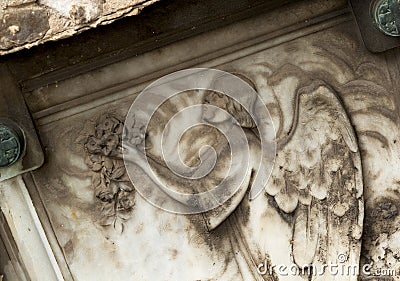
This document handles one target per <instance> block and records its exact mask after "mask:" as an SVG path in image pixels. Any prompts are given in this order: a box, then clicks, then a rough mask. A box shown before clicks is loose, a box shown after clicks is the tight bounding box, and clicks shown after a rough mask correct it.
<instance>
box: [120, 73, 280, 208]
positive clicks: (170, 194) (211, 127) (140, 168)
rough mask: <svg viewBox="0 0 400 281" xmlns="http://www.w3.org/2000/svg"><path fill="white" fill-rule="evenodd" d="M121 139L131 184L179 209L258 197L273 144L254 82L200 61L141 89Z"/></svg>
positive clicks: (268, 119) (269, 165)
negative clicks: (197, 65) (239, 196)
mask: <svg viewBox="0 0 400 281" xmlns="http://www.w3.org/2000/svg"><path fill="white" fill-rule="evenodd" d="M215 132H218V135H215V134H214V133H215ZM122 146H123V156H124V162H125V166H126V168H127V172H128V175H129V177H130V180H131V181H132V183H133V185H134V186H135V188H136V190H137V191H138V192H139V193H140V194H141V195H142V196H143V197H144V198H145V199H146V200H148V201H149V202H150V203H152V204H153V205H155V206H157V207H159V208H161V209H163V210H166V211H169V212H173V213H180V214H195V213H202V212H206V211H209V210H212V209H214V208H217V207H219V206H221V205H223V204H229V203H230V199H231V198H233V197H234V196H235V195H236V194H237V193H238V192H241V194H243V191H244V192H245V193H246V194H248V195H249V199H250V200H251V199H254V198H256V196H258V195H259V194H260V193H261V191H262V190H263V189H264V187H265V186H266V184H267V181H268V178H269V176H270V174H271V171H272V168H273V163H274V160H275V151H276V143H275V130H274V126H273V123H272V119H271V116H270V114H269V112H268V110H267V108H266V106H265V104H264V102H263V101H262V99H261V98H260V96H259V95H258V93H257V92H256V91H255V89H254V88H253V87H252V86H250V85H249V83H247V82H245V81H244V80H242V79H241V78H239V77H238V76H237V75H233V74H230V73H227V72H224V71H221V70H215V69H205V68H196V69H187V70H182V71H178V72H175V73H172V74H169V75H166V76H164V77H162V78H160V79H158V80H156V81H155V82H153V83H152V84H150V85H149V86H148V87H147V88H146V89H144V90H143V91H142V92H141V93H140V94H139V95H138V96H137V98H136V99H135V101H134V102H133V104H132V105H131V107H130V110H129V112H128V114H127V117H126V120H125V124H124V131H123V138H122ZM188 159H197V162H196V161H194V162H190V161H189V160H188Z"/></svg>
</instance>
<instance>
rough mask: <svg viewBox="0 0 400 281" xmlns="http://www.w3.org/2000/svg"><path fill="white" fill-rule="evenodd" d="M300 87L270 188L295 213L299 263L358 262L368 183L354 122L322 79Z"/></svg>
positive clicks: (295, 256)
mask: <svg viewBox="0 0 400 281" xmlns="http://www.w3.org/2000/svg"><path fill="white" fill-rule="evenodd" d="M299 93H300V94H298V95H297V98H298V100H297V103H298V104H297V105H296V108H297V114H298V116H297V118H295V119H296V120H297V124H296V126H294V128H292V130H295V131H294V132H291V134H290V135H291V138H290V140H289V141H287V140H285V144H284V145H283V146H282V147H281V150H280V151H278V155H277V158H276V163H275V167H274V171H273V174H272V180H271V181H270V183H269V185H268V187H267V188H266V192H267V193H268V194H269V195H271V196H274V198H275V201H276V203H277V205H278V207H279V208H280V209H281V210H282V211H284V212H286V213H289V214H293V216H294V220H293V237H292V239H293V240H292V254H293V259H294V262H296V263H297V264H298V265H299V266H305V265H306V264H309V265H311V264H314V265H321V264H327V263H334V264H337V263H338V257H339V256H341V257H346V260H345V261H342V263H343V264H345V263H349V264H350V263H351V262H352V263H354V262H358V261H359V252H360V246H361V242H360V240H359V239H360V232H361V229H362V220H363V198H362V189H363V186H362V175H361V160H360V155H359V150H358V145H357V139H356V136H355V133H354V131H353V127H352V125H351V122H350V120H349V118H348V117H347V115H346V112H345V110H344V108H343V105H342V103H341V101H340V99H339V98H338V96H337V95H336V93H335V92H334V91H333V90H332V89H330V88H329V87H327V86H326V85H325V84H324V83H323V82H317V83H313V84H312V85H310V86H308V87H305V88H302V89H300V90H299ZM278 147H280V146H279V145H278ZM294 161H295V163H293V162H294ZM350 265H351V264H350ZM313 278H314V279H315V278H317V277H313ZM352 278H354V280H356V278H355V277H354V276H353V277H349V276H346V278H345V279H343V280H352ZM334 280H340V278H338V279H334Z"/></svg>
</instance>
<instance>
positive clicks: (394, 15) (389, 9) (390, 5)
mask: <svg viewBox="0 0 400 281" xmlns="http://www.w3.org/2000/svg"><path fill="white" fill-rule="evenodd" d="M373 14H374V20H375V24H376V26H377V27H378V28H379V30H380V31H382V32H383V33H385V34H386V35H390V36H400V1H399V0H377V1H376V2H375V4H374V6H373Z"/></svg>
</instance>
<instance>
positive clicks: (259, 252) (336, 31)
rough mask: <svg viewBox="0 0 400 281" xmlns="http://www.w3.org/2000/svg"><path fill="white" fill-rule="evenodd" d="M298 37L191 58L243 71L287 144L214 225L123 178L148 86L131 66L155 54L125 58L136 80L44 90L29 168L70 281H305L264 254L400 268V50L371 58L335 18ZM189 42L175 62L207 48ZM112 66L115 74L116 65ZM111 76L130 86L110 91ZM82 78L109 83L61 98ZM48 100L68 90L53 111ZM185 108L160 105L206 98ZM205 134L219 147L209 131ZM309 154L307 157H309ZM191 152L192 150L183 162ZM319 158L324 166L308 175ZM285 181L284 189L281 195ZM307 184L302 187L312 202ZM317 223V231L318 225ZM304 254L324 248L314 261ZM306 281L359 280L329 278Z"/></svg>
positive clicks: (97, 76) (289, 34) (290, 33)
mask: <svg viewBox="0 0 400 281" xmlns="http://www.w3.org/2000/svg"><path fill="white" fill-rule="evenodd" d="M257 20H260V21H261V22H262V20H261V19H257ZM264 21H265V22H268V18H265V19H264ZM238 30H240V29H238ZM294 30H295V28H291V29H287V30H286V33H285V34H280V36H278V37H276V38H271V37H268V38H264V39H263V40H260V41H257V42H255V44H254V45H251V44H249V45H247V46H246V48H244V49H242V50H240V51H239V50H235V51H229V50H228V51H226V52H225V53H223V54H220V56H215V57H214V58H213V59H212V60H209V61H207V57H206V58H203V59H202V58H199V59H198V60H197V61H193V62H192V64H191V65H190V62H189V63H187V64H186V66H197V65H203V66H209V67H215V68H218V69H222V70H225V71H228V72H232V73H239V74H240V75H242V76H245V77H247V79H248V81H251V82H252V84H254V87H255V89H256V90H257V92H258V93H259V94H260V95H261V96H262V98H263V100H264V102H265V104H266V106H267V107H268V109H269V110H270V113H271V115H272V117H273V121H274V126H275V128H276V130H277V137H278V140H284V139H285V136H288V135H289V136H290V139H288V140H286V141H283V142H282V145H281V146H278V151H277V155H278V156H277V163H278V164H279V165H277V166H275V170H274V172H273V174H272V177H271V180H270V182H269V184H268V186H267V189H266V192H265V193H263V194H262V195H261V196H259V197H257V199H255V200H254V201H251V202H249V201H248V200H247V198H245V199H244V200H243V201H242V203H241V204H240V205H239V206H228V207H227V208H228V209H229V210H230V211H231V213H232V215H231V216H229V218H227V219H226V220H222V221H221V220H218V219H217V220H216V221H217V223H216V224H210V223H207V220H205V218H207V217H209V218H218V215H219V214H218V213H213V212H211V213H208V214H206V215H204V214H197V215H177V214H172V213H168V212H165V211H163V210H161V209H158V208H157V207H154V206H153V205H151V204H149V203H148V202H147V201H146V200H145V199H143V197H142V196H140V195H139V194H137V192H135V190H134V189H133V188H132V186H131V185H130V184H129V182H128V181H127V180H126V174H125V171H124V169H123V162H122V160H121V158H118V157H117V155H118V149H119V145H120V139H119V138H120V137H119V136H120V134H121V126H122V122H123V121H124V117H125V116H126V114H127V112H128V109H129V106H130V104H131V103H132V102H133V100H134V99H135V97H136V95H137V94H138V93H139V92H140V90H141V89H142V88H143V87H144V86H145V85H147V83H148V82H146V80H140V79H138V80H137V81H135V80H134V79H135V78H138V76H135V75H136V74H137V72H138V71H135V67H145V68H147V69H151V65H152V64H153V63H155V64H157V63H158V62H157V60H155V57H152V56H147V57H146V56H143V58H137V59H136V61H135V60H131V61H129V62H125V63H126V64H129V67H130V68H125V69H131V70H132V71H131V72H128V71H127V72H121V73H119V72H118V67H117V66H110V67H109V68H105V69H103V70H102V71H99V72H94V73H89V74H87V75H85V76H82V77H78V78H76V79H74V80H70V81H65V82H63V83H59V84H58V85H57V87H56V86H54V87H53V86H50V87H49V88H43V89H38V90H37V91H35V92H34V93H32V95H31V96H30V97H28V98H27V100H28V106H30V107H31V109H32V110H33V111H34V117H35V118H36V120H37V123H38V126H39V131H40V136H41V139H42V141H43V144H44V146H45V148H46V154H47V161H46V164H45V165H44V166H43V167H42V168H41V169H39V170H37V171H35V172H34V173H33V178H34V182H35V188H36V189H37V191H38V193H39V195H40V198H41V200H42V201H43V205H44V208H45V210H46V212H47V215H48V217H49V221H50V226H47V231H51V232H54V234H55V236H56V238H57V244H58V245H56V244H55V243H54V244H53V245H52V246H53V247H60V248H61V249H62V257H58V260H59V261H61V262H62V261H63V259H64V261H65V262H66V263H67V265H68V268H69V270H70V272H71V273H72V276H73V278H74V280H154V279H158V280H263V279H264V280H303V279H305V280H307V278H308V277H306V276H284V275H282V274H278V272H277V271H274V272H273V273H272V274H271V275H270V274H264V275H261V274H259V273H258V272H257V266H258V265H259V264H260V263H263V262H264V261H265V260H267V262H268V263H269V264H274V265H277V264H286V265H290V264H292V263H296V262H297V263H299V264H300V263H301V264H302V263H303V262H305V263H308V262H312V263H313V264H314V263H315V264H318V263H319V264H323V263H325V262H330V261H331V262H335V261H334V259H335V258H336V259H337V258H338V257H337V256H340V255H341V254H343V255H344V256H342V257H344V258H345V260H343V261H342V263H345V264H349V265H351V264H354V263H357V264H358V263H359V262H360V263H361V265H364V264H369V263H371V264H372V268H371V269H370V272H371V273H373V272H374V271H375V270H378V269H381V268H385V269H394V270H397V271H398V270H399V265H400V262H399V259H400V246H399V241H400V240H399V239H398V237H399V233H400V232H399V213H398V208H399V207H400V206H399V204H400V203H399V194H398V184H399V180H400V179H399V177H398V172H397V171H398V169H399V164H398V163H399V152H400V147H399V145H400V144H399V127H398V126H399V122H398V118H399V114H398V113H399V111H398V106H399V102H400V100H399V95H398V90H397V89H398V87H399V84H398V82H397V81H398V78H399V73H398V65H397V61H398V55H397V51H395V52H390V53H387V54H381V55H373V54H371V53H368V52H367V51H366V50H365V48H364V47H363V46H362V45H361V44H360V41H359V40H358V39H357V35H356V28H355V26H354V23H353V22H352V21H351V18H350V17H349V15H348V14H341V13H334V14H331V16H329V17H325V18H319V19H318V20H315V24H314V25H310V26H302V27H301V28H299V29H298V30H296V31H294ZM241 31H242V32H246V30H241ZM222 34H223V33H220V34H219V35H218V36H222ZM214 35H215V34H214ZM210 36H212V35H211V34H210ZM203 38H204V37H203ZM196 40H199V38H194V39H191V41H186V42H184V44H186V46H184V47H185V49H186V52H188V53H185V52H180V53H179V55H180V57H185V56H187V57H189V56H190V44H193V45H194V46H195V45H196V44H204V41H196ZM182 46H183V43H182V44H181V45H178V44H177V45H174V46H173V48H172V47H171V48H170V49H168V48H166V49H162V50H158V51H157V52H158V53H159V57H160V58H164V59H165V61H168V55H169V54H170V53H169V52H173V51H174V48H175V53H177V52H178V51H181V50H182V48H183V47H182ZM165 56H167V57H165ZM171 59H172V62H173V60H174V58H171ZM141 60H143V61H141ZM160 61H162V60H160ZM138 62H142V63H141V64H138ZM163 62H164V61H163ZM171 64H173V63H171ZM119 66H120V67H121V68H120V69H121V70H120V71H122V69H124V68H123V67H124V66H123V64H122V63H121V64H119ZM186 66H185V67H186ZM178 68H179V66H178ZM171 70H173V69H169V71H171ZM102 75H106V76H105V77H108V81H110V82H104V81H103V80H102V79H103V78H102ZM160 75H161V73H160ZM113 77H115V79H117V80H118V79H120V80H123V81H125V82H121V84H119V85H117V86H115V87H114V88H112V87H111V85H115V83H112V81H113ZM121 77H124V78H121ZM154 78H156V77H153V78H151V79H154ZM120 80H119V81H120ZM85 81H87V82H90V83H92V84H96V83H99V85H104V83H106V84H107V83H108V87H107V88H108V89H107V88H105V89H102V90H100V91H98V92H94V93H93V92H92V93H90V89H88V88H86V90H87V91H88V94H91V95H86V94H83V93H82V92H81V94H80V95H78V97H77V98H76V97H74V98H71V99H68V100H67V101H65V100H62V99H65V98H66V96H68V95H69V96H73V94H74V93H77V92H79V91H82V88H81V87H82V85H85V84H84V82H85ZM139 82H143V84H142V85H140V84H139ZM82 83H83V84H82ZM74 84H75V86H71V85H74ZM74 87H76V89H75V88H74ZM40 93H42V94H43V95H42V96H41V95H40ZM56 93H57V94H59V93H65V95H64V96H62V97H60V100H61V101H60V102H59V103H57V101H54V99H58V96H54V95H55V94H56ZM203 94H204V93H203ZM37 97H39V98H37ZM40 97H42V98H43V99H40ZM50 99H53V100H51V102H50V104H49V101H50ZM183 100H184V101H185V102H184V101H179V100H177V101H175V102H171V104H170V105H166V106H167V107H168V106H170V107H171V108H174V107H175V108H174V110H175V111H176V110H177V109H178V108H179V106H183V105H186V104H189V103H191V102H192V103H193V102H199V103H201V102H203V101H204V96H203V95H202V93H199V95H194V97H191V98H187V97H186V98H183ZM213 102H214V103H215V102H216V103H217V105H221V104H220V103H218V101H215V100H213ZM222 107H223V103H222ZM174 110H172V111H171V112H169V114H172V112H173V111H174ZM165 112H168V110H165ZM163 116H164V118H165V117H166V116H168V114H164V115H163ZM347 116H348V118H347ZM161 120H163V119H161ZM161 124H163V122H159V123H158V124H156V125H161ZM306 124H310V126H306ZM310 128H312V129H311V130H310ZM353 130H354V131H353ZM314 134H315V135H314ZM198 135H201V134H199V132H197V133H196V132H194V133H193V134H192V135H189V136H188V138H189V139H190V138H194V137H196V136H198ZM206 135H207V137H208V138H209V139H210V141H211V142H215V139H216V137H213V134H212V132H208V134H206ZM203 136H204V134H203ZM153 137H154V136H153ZM205 139H207V138H205ZM192 142H193V141H192ZM254 142H256V137H254ZM278 143H279V142H278ZM305 148H307V151H308V152H310V151H311V152H312V153H311V154H310V155H307V153H308V152H307V153H305V152H304V150H303V149H305ZM194 151H197V149H193V151H191V149H188V151H187V155H188V157H189V156H190V155H193V153H194ZM194 154H195V153H194ZM153 158H154V159H156V158H157V153H156V152H154V155H153ZM316 163H319V164H318V165H319V166H318V167H319V168H318V172H317V173H316V174H315V175H312V172H311V170H312V171H315V170H313V169H311V168H314V167H316V166H315V165H316ZM281 167H283V168H282V169H281ZM160 169H162V167H161V168H160ZM307 169H309V171H308V172H309V173H308V174H307V173H305V171H307ZM164 173H165V172H163V171H161V174H164ZM310 173H311V174H310ZM293 174H295V175H296V176H293ZM321 175H323V176H321ZM334 175H336V176H334ZM106 178H107V180H105V179H106ZM330 180H331V181H332V182H329V181H330ZM282 181H284V182H285V183H286V185H285V184H283V183H282ZM309 182H311V183H312V184H314V185H315V187H313V188H311V185H309ZM289 183H291V184H292V187H293V188H294V189H290V188H289V187H288V186H289V185H290V184H289ZM282 184H283V185H282ZM282 186H286V188H287V190H286V191H285V192H281V193H279V191H281V190H282ZM301 186H303V187H304V186H305V190H308V188H309V187H310V194H311V197H310V194H303V193H302V191H301V190H303V189H304V188H303V189H302V188H301ZM321 187H325V190H324V189H322V190H321ZM31 188H32V187H31ZM296 188H300V191H299V190H297V189H296ZM289 189H290V190H289ZM326 190H328V191H326ZM310 200H311V202H312V203H310ZM364 201H365V207H366V208H365V220H364V222H363V202H364ZM339 202H340V204H339ZM314 203H316V205H314ZM304 206H308V207H304ZM316 206H317V207H316ZM318 206H319V207H318ZM303 207H304V208H303ZM314 207H315V209H314ZM306 210H308V211H309V213H308V214H309V215H310V214H313V215H311V216H310V217H309V218H310V219H304V216H306V215H305V214H307V212H305V213H303V212H301V211H306ZM312 210H317V211H315V212H314V211H312ZM313 216H314V219H313ZM321 218H322V219H321ZM324 218H325V219H324ZM315 220H317V221H318V222H317V223H316V225H318V226H319V227H317V228H315V227H314V226H312V225H313V223H315ZM307 223H308V225H307ZM362 228H363V229H362ZM315 229H318V231H317V233H318V234H315V232H314V231H315ZM297 230H299V231H300V232H298V231H297ZM307 231H308V232H309V233H304V232H307ZM302 237H306V238H302ZM299 241H300V242H299ZM361 241H362V245H363V247H362V250H361ZM303 242H304V243H303ZM310 249H318V250H316V251H314V254H313V255H311V256H309V255H308V253H309V252H308V251H309V250H310ZM360 250H361V253H360ZM300 260H301V262H300ZM336 262H339V263H340V261H336ZM369 278H370V276H362V279H365V280H371V279H369ZM391 278H392V277H391ZM395 278H397V279H395ZM312 280H357V279H356V278H354V277H349V276H340V275H339V276H336V279H332V276H328V275H325V276H317V277H313V278H312ZM393 280H398V277H393Z"/></svg>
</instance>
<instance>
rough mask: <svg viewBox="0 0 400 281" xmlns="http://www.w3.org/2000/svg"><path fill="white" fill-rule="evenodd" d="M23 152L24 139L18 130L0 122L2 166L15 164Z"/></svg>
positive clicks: (0, 165) (0, 159) (0, 156)
mask: <svg viewBox="0 0 400 281" xmlns="http://www.w3.org/2000/svg"><path fill="white" fill-rule="evenodd" d="M21 152H22V141H21V138H20V136H19V134H18V133H17V131H16V130H14V129H12V128H11V127H10V126H7V125H5V124H2V123H0V167H7V166H10V165H12V164H14V163H15V162H16V161H17V160H18V158H19V157H20V156H21Z"/></svg>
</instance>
